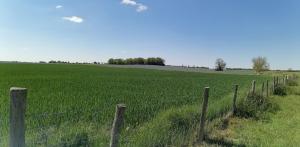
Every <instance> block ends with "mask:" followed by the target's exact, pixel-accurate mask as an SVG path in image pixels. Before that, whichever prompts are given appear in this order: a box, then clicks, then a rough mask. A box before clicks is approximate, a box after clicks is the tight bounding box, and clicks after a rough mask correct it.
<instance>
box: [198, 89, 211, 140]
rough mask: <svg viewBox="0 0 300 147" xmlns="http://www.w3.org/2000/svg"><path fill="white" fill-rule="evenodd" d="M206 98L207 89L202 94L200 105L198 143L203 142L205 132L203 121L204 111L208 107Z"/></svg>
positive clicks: (204, 119) (204, 118)
mask: <svg viewBox="0 0 300 147" xmlns="http://www.w3.org/2000/svg"><path fill="white" fill-rule="evenodd" d="M208 97H209V87H205V88H204V94H203V103H202V112H201V113H202V114H201V119H200V132H199V143H202V142H203V140H204V131H205V121H206V111H207V105H208Z"/></svg>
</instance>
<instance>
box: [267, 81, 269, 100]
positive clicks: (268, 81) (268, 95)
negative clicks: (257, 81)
mask: <svg viewBox="0 0 300 147" xmlns="http://www.w3.org/2000/svg"><path fill="white" fill-rule="evenodd" d="M267 97H269V80H267Z"/></svg>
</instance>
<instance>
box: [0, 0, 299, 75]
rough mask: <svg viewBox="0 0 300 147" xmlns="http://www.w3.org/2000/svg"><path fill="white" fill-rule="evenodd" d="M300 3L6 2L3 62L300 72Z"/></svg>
mask: <svg viewBox="0 0 300 147" xmlns="http://www.w3.org/2000/svg"><path fill="white" fill-rule="evenodd" d="M299 8H300V1H298V0H185V1H182V0H86V1H83V0H0V60H19V61H40V60H43V61H49V60H68V61H80V62H83V61H87V62H92V61H103V62H105V61H106V60H107V59H108V58H110V57H113V58H127V57H157V56H160V57H163V58H165V59H166V61H167V64H172V65H182V64H184V65H199V66H210V67H213V66H214V62H215V60H216V58H219V57H221V58H223V59H224V60H225V61H226V62H227V64H228V66H229V67H251V59H252V58H253V57H255V56H265V57H267V58H268V60H269V62H270V65H271V68H273V69H287V68H293V69H300V64H299V63H300V58H299V55H300V49H299V45H300V9H299Z"/></svg>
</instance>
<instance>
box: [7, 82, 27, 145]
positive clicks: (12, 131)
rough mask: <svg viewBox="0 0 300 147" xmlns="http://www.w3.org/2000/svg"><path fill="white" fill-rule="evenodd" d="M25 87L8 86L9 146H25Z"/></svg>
mask: <svg viewBox="0 0 300 147" xmlns="http://www.w3.org/2000/svg"><path fill="white" fill-rule="evenodd" d="M26 99H27V89H26V88H17V87H12V88H10V120H9V121H10V122H9V146H10V147H25V111H26Z"/></svg>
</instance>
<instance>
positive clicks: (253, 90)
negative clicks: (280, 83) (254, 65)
mask: <svg viewBox="0 0 300 147" xmlns="http://www.w3.org/2000/svg"><path fill="white" fill-rule="evenodd" d="M255 87H256V81H255V80H253V81H252V89H251V93H252V95H254V94H255Z"/></svg>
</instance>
